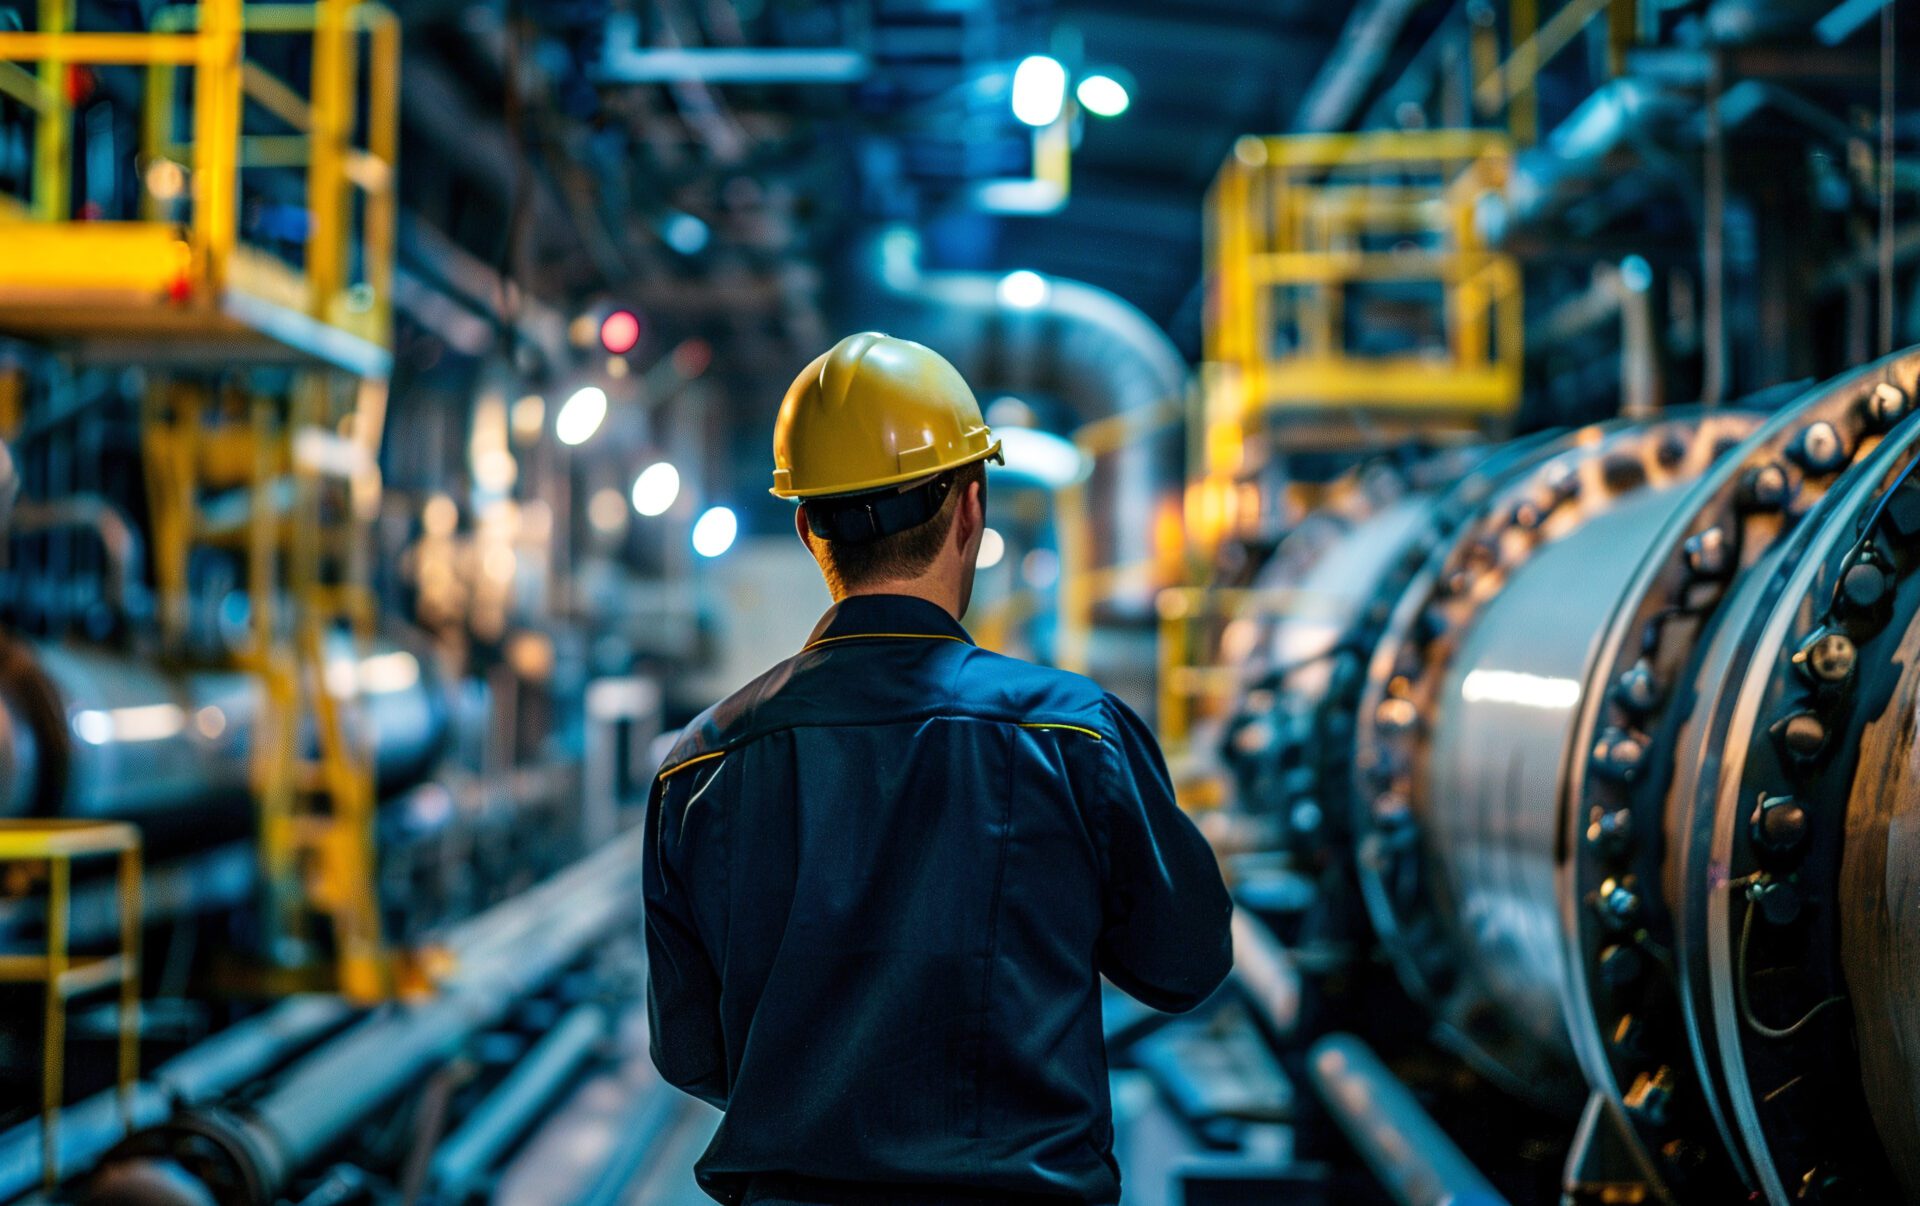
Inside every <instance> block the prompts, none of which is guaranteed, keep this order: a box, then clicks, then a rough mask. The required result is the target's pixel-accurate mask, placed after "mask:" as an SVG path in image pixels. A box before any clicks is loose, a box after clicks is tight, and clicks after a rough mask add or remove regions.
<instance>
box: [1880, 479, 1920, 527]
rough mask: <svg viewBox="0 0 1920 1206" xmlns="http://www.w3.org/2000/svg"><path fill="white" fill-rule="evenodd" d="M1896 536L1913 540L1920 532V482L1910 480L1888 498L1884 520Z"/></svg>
mask: <svg viewBox="0 0 1920 1206" xmlns="http://www.w3.org/2000/svg"><path fill="white" fill-rule="evenodd" d="M1882 522H1884V523H1885V524H1886V526H1887V530H1889V531H1891V532H1892V533H1893V534H1894V535H1895V536H1898V537H1899V538H1900V539H1902V540H1912V539H1913V538H1914V536H1915V535H1917V534H1920V482H1914V481H1912V480H1908V481H1907V482H1906V483H1904V484H1903V485H1902V486H1901V487H1900V488H1899V489H1898V490H1896V491H1894V494H1893V497H1892V498H1890V499H1888V500H1887V510H1886V514H1885V516H1884V518H1883V520H1882Z"/></svg>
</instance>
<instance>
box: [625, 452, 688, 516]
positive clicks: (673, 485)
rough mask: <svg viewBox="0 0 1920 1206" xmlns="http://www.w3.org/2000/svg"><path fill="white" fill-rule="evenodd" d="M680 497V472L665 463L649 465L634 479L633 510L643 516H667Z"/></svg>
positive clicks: (659, 462)
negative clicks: (668, 509)
mask: <svg viewBox="0 0 1920 1206" xmlns="http://www.w3.org/2000/svg"><path fill="white" fill-rule="evenodd" d="M679 497H680V471H679V470H678V469H675V468H674V467H673V466H672V465H669V464H667V462H665V461H658V462H655V463H654V464H651V465H648V466H647V467H646V468H645V469H642V470H641V471H640V476H639V477H636V478H634V479H633V509H634V510H636V511H638V512H640V514H642V515H665V514H666V513H667V508H668V507H671V506H672V505H673V500H674V499H676V498H679Z"/></svg>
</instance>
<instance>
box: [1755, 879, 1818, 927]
mask: <svg viewBox="0 0 1920 1206" xmlns="http://www.w3.org/2000/svg"><path fill="white" fill-rule="evenodd" d="M1747 899H1748V900H1749V901H1751V902H1752V903H1753V907H1754V908H1756V909H1759V910H1760V919H1761V920H1762V921H1764V922H1766V923H1767V924H1768V925H1790V924H1792V922H1793V921H1794V920H1795V919H1796V918H1798V917H1799V916H1800V906H1801V905H1802V904H1804V903H1805V901H1804V899H1803V898H1802V897H1801V895H1800V887H1799V885H1798V884H1796V883H1794V882H1793V881H1792V880H1789V879H1765V880H1761V881H1760V882H1759V883H1757V884H1754V885H1753V886H1752V887H1750V888H1748V889H1747Z"/></svg>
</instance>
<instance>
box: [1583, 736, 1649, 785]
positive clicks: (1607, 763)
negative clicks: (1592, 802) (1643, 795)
mask: <svg viewBox="0 0 1920 1206" xmlns="http://www.w3.org/2000/svg"><path fill="white" fill-rule="evenodd" d="M1646 756H1647V743H1646V739H1645V738H1643V737H1641V736H1639V735H1638V734H1636V733H1630V732H1628V731H1627V730H1625V729H1622V728H1607V729H1604V730H1602V731H1601V733H1600V737H1599V739H1598V740H1597V741H1595V742H1594V744H1593V765H1594V769H1595V770H1597V771H1599V772H1600V773H1601V774H1603V775H1605V776H1606V777H1607V778H1609V779H1613V780H1616V781H1618V782H1622V783H1626V782H1631V781H1632V780H1634V779H1635V778H1637V777H1638V776H1639V774H1640V764H1641V763H1642V762H1643V761H1645V760H1646Z"/></svg>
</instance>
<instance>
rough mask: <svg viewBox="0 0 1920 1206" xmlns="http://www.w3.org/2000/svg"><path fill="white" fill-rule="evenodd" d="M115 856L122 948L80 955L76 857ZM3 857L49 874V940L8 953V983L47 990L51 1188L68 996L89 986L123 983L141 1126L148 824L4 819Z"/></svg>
mask: <svg viewBox="0 0 1920 1206" xmlns="http://www.w3.org/2000/svg"><path fill="white" fill-rule="evenodd" d="M103 857H110V858H113V859H114V860H115V861H116V874H115V877H114V879H115V884H116V886H117V888H118V893H117V895H118V909H119V914H120V944H119V949H117V950H115V951H113V952H112V953H111V954H103V955H77V954H75V953H73V951H72V950H71V949H70V948H69V944H68V941H67V933H68V919H69V910H70V907H71V904H72V894H73V864H74V861H75V860H76V859H82V858H103ZM0 863H15V864H38V865H40V866H43V867H45V869H46V876H47V942H46V948H45V949H44V950H43V951H40V952H38V953H35V954H26V953H20V952H4V953H0V983H14V984H19V983H31V984H41V985H44V986H45V989H46V994H45V995H46V1003H45V1021H44V1024H43V1035H42V1044H41V1046H42V1051H41V1083H40V1093H41V1097H40V1145H41V1146H40V1153H41V1154H40V1168H41V1175H42V1178H43V1179H44V1180H45V1182H46V1184H47V1185H48V1186H49V1187H51V1186H53V1185H54V1184H55V1182H57V1181H58V1180H59V1176H60V1108H61V1104H62V1101H63V1099H64V1097H65V1095H66V1056H67V1052H66V1047H67V1002H69V1001H70V1000H72V999H73V998H74V997H77V996H79V995H81V994H83V993H90V992H97V991H100V990H102V989H107V988H116V989H118V990H119V1009H118V1011H117V1012H118V1014H119V1043H120V1052H119V1054H120V1058H119V1064H118V1067H117V1071H116V1083H117V1085H118V1088H119V1103H120V1117H121V1120H122V1122H124V1123H125V1124H126V1126H127V1128H128V1129H129V1130H131V1129H132V1126H133V1111H132V1095H133V1085H134V1081H135V1080H136V1079H137V1078H138V1077H139V1074H140V831H139V830H138V829H136V828H134V827H133V826H132V825H127V824H122V823H119V822H113V821H64V820H33V821H0Z"/></svg>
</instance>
